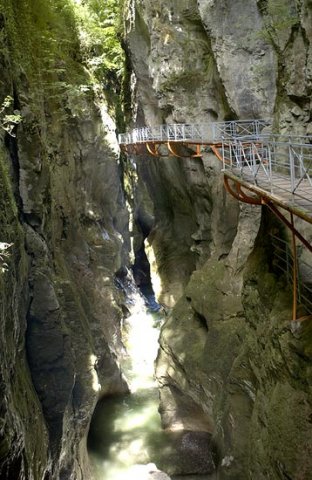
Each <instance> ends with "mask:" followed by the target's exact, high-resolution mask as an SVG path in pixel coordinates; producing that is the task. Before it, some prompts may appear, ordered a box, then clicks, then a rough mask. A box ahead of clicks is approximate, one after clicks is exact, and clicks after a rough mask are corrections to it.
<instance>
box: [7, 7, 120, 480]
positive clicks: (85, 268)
mask: <svg viewBox="0 0 312 480" xmlns="http://www.w3.org/2000/svg"><path fill="white" fill-rule="evenodd" d="M69 7H70V4H69V3H68V2H65V1H64V2H61V1H59V2H40V1H39V2H32V1H30V0H29V1H26V0H25V1H23V2H16V1H14V0H12V1H11V0H10V1H9V2H7V1H6V2H1V9H0V13H1V15H0V28H1V40H0V41H1V50H0V64H1V70H2V72H3V75H2V76H1V81H0V96H1V100H0V103H1V104H2V107H1V118H0V126H1V129H0V130H1V133H0V141H1V145H0V151H1V160H0V167H1V172H0V182H1V195H0V202H1V214H0V224H1V230H0V231H1V233H0V242H1V243H0V248H1V250H0V285H1V292H0V299H1V310H0V316H1V320H0V323H1V333H0V338H1V349H0V358H1V361H0V379H1V380H0V381H1V392H2V394H1V400H0V404H1V429H0V452H1V455H0V478H1V479H11V480H13V479H20V480H22V479H34V480H41V479H43V478H44V479H46V480H48V479H66V480H67V479H75V480H78V479H82V478H90V473H88V464H87V454H86V436H87V432H88V427H89V422H90V419H91V416H92V412H93V409H94V406H95V404H96V401H97V399H98V398H99V396H101V395H106V394H112V393H118V392H124V391H127V385H126V384H125V382H124V380H123V378H122V377H121V373H120V371H119V366H118V362H117V356H118V352H119V349H120V345H121V340H120V319H121V317H122V311H121V307H122V302H123V297H122V294H121V293H120V291H119V290H118V289H117V288H116V284H115V278H116V274H117V276H118V275H120V272H122V269H123V267H124V265H126V264H127V263H128V247H129V239H128V236H127V231H128V213H127V210H126V208H125V203H124V195H123V188H122V182H121V173H120V169H119V165H118V146H117V144H116V137H115V125H114V121H113V120H112V118H111V117H110V116H109V114H108V107H107V102H106V100H105V96H104V95H103V93H101V90H99V89H98V88H97V86H96V85H95V84H94V79H93V78H92V77H91V75H90V74H89V73H88V72H87V70H86V69H85V68H84V67H83V66H82V64H81V53H80V47H79V41H78V33H77V29H76V26H75V18H74V16H73V13H72V10H71V9H70V8H69Z"/></svg>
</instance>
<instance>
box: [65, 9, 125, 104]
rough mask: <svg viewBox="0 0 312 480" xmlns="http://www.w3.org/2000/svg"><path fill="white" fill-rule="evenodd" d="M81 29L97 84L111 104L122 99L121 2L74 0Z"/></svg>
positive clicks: (85, 58)
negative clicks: (100, 86)
mask: <svg viewBox="0 0 312 480" xmlns="http://www.w3.org/2000/svg"><path fill="white" fill-rule="evenodd" d="M72 1H73V4H74V11H75V17H76V22H77V25H78V28H79V38H80V45H81V53H82V60H83V62H84V64H85V65H86V67H87V68H88V70H89V71H90V72H91V75H92V76H93V78H94V81H95V82H96V83H100V84H101V85H102V87H104V89H105V91H106V93H107V94H108V100H112V102H111V103H114V101H117V100H118V99H117V98H116V96H113V98H112V99H111V98H110V96H109V94H111V93H112V92H114V93H115V95H117V96H118V94H119V93H120V90H121V85H122V81H123V73H124V64H125V58H124V51H123V49H122V47H121V39H120V36H121V26H120V25H121V21H120V19H121V7H122V4H123V2H122V1H121V0H106V1H105V2H103V1H101V0H85V1H81V0H72Z"/></svg>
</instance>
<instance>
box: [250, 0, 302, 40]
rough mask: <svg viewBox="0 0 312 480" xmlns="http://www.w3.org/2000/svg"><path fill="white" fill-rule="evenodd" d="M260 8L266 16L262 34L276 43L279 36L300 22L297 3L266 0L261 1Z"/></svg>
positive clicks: (282, 0)
mask: <svg viewBox="0 0 312 480" xmlns="http://www.w3.org/2000/svg"><path fill="white" fill-rule="evenodd" d="M259 8H260V11H261V13H262V14H263V18H264V30H263V31H262V32H261V34H262V36H263V37H265V38H266V39H267V40H269V41H271V42H272V43H274V44H277V43H278V36H279V35H280V34H281V33H283V32H285V31H287V30H288V29H290V28H292V27H294V26H295V25H297V24H298V23H299V16H298V12H297V11H296V8H295V5H293V6H292V5H291V4H289V3H287V2H285V0H266V1H262V2H259Z"/></svg>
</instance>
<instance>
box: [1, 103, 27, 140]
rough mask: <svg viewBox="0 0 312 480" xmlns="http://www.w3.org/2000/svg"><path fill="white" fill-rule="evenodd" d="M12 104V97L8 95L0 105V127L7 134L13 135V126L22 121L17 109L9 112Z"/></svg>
mask: <svg viewBox="0 0 312 480" xmlns="http://www.w3.org/2000/svg"><path fill="white" fill-rule="evenodd" d="M12 105H13V98H12V97H11V96H10V95H8V96H7V97H6V98H5V99H4V101H3V103H2V105H1V107H0V127H1V128H3V130H5V131H6V132H7V133H8V134H9V135H11V136H12V137H15V133H14V128H15V127H16V125H18V124H19V123H20V122H21V121H22V116H21V114H20V112H19V110H14V111H13V113H9V112H10V110H11V108H12Z"/></svg>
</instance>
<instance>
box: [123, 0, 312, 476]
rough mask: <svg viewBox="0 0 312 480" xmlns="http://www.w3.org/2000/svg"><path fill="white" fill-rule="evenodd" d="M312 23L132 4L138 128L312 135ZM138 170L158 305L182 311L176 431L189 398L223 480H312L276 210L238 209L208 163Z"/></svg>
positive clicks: (288, 7)
mask: <svg viewBox="0 0 312 480" xmlns="http://www.w3.org/2000/svg"><path fill="white" fill-rule="evenodd" d="M311 15H312V7H311V2H309V1H303V2H295V1H291V0H288V1H286V2H280V1H278V0H268V1H257V2H256V1H249V2H232V1H230V0H223V1H218V2H217V1H213V0H212V1H208V0H203V1H201V0H199V1H197V2H196V1H179V2H176V1H174V0H172V1H171V0H169V1H166V2H159V1H158V2H155V1H153V2H152V1H144V2H143V1H140V0H132V1H130V2H129V9H128V17H127V19H126V28H127V48H128V52H129V55H130V58H131V62H132V67H133V71H134V78H135V84H134V95H135V99H136V105H137V108H136V110H135V111H134V122H135V124H136V125H138V126H141V125H144V124H147V125H155V124H161V123H180V122H181V123H183V122H186V123H188V122H210V121H215V120H222V119H235V118H238V119H246V118H272V119H273V125H274V128H276V130H277V131H280V132H281V133H287V132H296V133H300V134H309V133H311V117H310V114H311V112H310V107H311V104H310V102H311V97H310V95H311V52H312V51H311V39H312V36H311V28H310V24H311V22H310V19H311ZM181 154H182V155H183V152H181ZM184 154H185V152H184ZM136 162H137V168H138V173H139V178H141V179H142V182H143V184H144V185H143V186H142V184H140V183H139V186H138V188H139V191H140V192H141V193H140V194H138V198H140V200H141V202H142V203H141V205H140V208H138V209H137V220H138V222H139V223H140V222H141V223H142V222H144V219H145V218H146V216H148V218H149V219H150V217H151V211H152V210H151V206H150V201H152V203H153V206H154V209H153V212H152V213H153V215H154V223H153V225H152V226H151V222H150V221H149V232H150V233H149V235H148V238H147V241H148V243H149V249H152V250H153V252H154V255H155V259H156V267H157V270H158V274H159V276H160V280H161V292H160V297H159V298H160V301H162V302H163V303H165V304H166V305H168V306H170V307H172V306H174V305H175V306H174V308H173V310H172V313H171V315H170V316H169V318H168V320H167V321H166V323H165V325H164V327H163V330H162V335H161V351H160V354H159V358H158V379H159V382H160V386H161V398H162V405H161V408H162V415H163V419H164V423H165V425H166V426H167V427H170V426H174V425H176V424H180V425H181V424H182V425H183V424H184V425H186V424H187V423H188V414H187V413H186V412H187V409H186V410H185V411H184V414H183V408H182V409H181V408H180V407H179V405H180V403H181V400H180V398H181V396H182V397H183V399H184V400H183V402H182V403H183V404H185V402H186V400H185V397H186V398H189V404H190V405H191V404H194V402H195V403H196V404H197V406H198V407H199V408H200V409H202V411H203V413H204V416H205V418H206V420H205V422H203V423H202V426H201V427H200V426H198V422H197V423H196V422H194V424H193V429H197V430H198V429H204V430H206V431H209V432H211V433H212V436H213V439H214V442H215V445H216V449H217V450H218V452H219V453H218V455H219V475H220V478H231V479H243V478H246V479H247V478H250V479H257V480H260V479H267V478H270V479H280V478H289V479H290V478H291V479H293V480H294V479H306V480H307V479H308V478H309V476H310V475H311V474H310V472H311V464H310V454H309V453H308V452H311V448H312V444H311V433H312V428H311V421H310V416H311V400H312V399H311V395H310V388H311V381H312V379H311V368H310V365H311V354H310V347H309V342H310V339H311V322H309V321H307V322H305V323H304V324H302V325H301V326H300V327H298V330H297V331H296V332H293V331H291V329H290V326H289V321H290V319H291V292H290V290H289V287H288V286H287V284H286V283H285V278H284V277H283V276H281V274H280V273H279V272H278V271H277V270H276V269H275V268H274V259H273V253H274V251H273V248H272V244H271V239H270V233H275V234H276V233H277V234H278V235H280V236H281V237H282V238H286V239H287V238H288V239H289V236H288V233H287V232H286V231H285V229H284V227H283V226H282V225H281V224H280V223H279V222H278V221H276V220H275V219H274V218H272V216H271V215H270V214H269V212H267V211H266V210H265V209H262V210H261V209H260V208H259V207H257V206H250V205H249V206H248V205H243V204H240V205H239V204H238V203H237V202H236V201H235V200H233V199H231V198H229V196H228V195H227V194H226V193H225V191H224V190H223V187H222V183H221V175H220V169H221V166H220V165H219V162H218V160H217V159H215V158H214V156H213V155H212V154H211V153H209V152H208V151H207V152H204V155H203V157H202V159H198V158H174V157H170V158H166V157H164V158H153V157H151V156H145V157H143V156H141V157H139V158H137V159H136ZM147 192H148V193H147ZM147 199H148V200H147ZM144 205H146V207H145V209H144ZM298 227H299V228H304V229H305V231H306V236H307V238H308V239H309V240H310V241H311V240H312V232H311V228H309V226H308V225H306V226H303V225H299V223H298ZM143 236H146V232H145V235H143ZM304 255H305V257H306V259H307V260H308V261H309V262H310V263H311V259H310V256H309V255H307V254H306V253H304ZM188 428H191V427H190V426H189V425H188Z"/></svg>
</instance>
